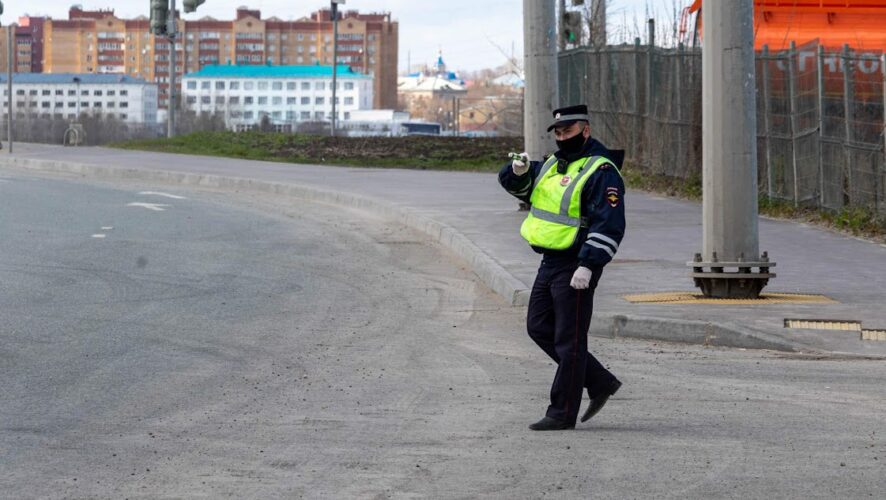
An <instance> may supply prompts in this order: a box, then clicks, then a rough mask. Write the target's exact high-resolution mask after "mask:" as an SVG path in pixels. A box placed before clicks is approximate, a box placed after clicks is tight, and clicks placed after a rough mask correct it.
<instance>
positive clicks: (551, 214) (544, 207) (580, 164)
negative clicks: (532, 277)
mask: <svg viewBox="0 0 886 500" xmlns="http://www.w3.org/2000/svg"><path fill="white" fill-rule="evenodd" d="M606 163H609V164H611V163H612V162H610V161H609V160H608V159H607V158H605V157H603V156H593V157H590V158H588V157H585V158H581V159H579V160H576V161H574V162H572V163H570V164H569V166H568V167H566V173H564V174H560V173H557V169H556V168H554V167H555V165H557V158H556V157H554V156H553V155H552V156H551V157H550V158H548V161H546V162H545V163H544V165H543V166H542V168H541V171H540V172H539V174H538V177H536V178H535V184H534V186H533V188H532V195H531V196H530V197H529V202H530V203H531V205H532V208H531V209H530V210H529V215H528V216H526V220H525V221H523V225H522V226H521V227H520V235H521V236H523V239H525V240H526V241H528V242H529V244H530V245H532V246H535V247H540V248H545V249H549V250H566V249H568V248H571V247H572V245H573V244H575V239H576V238H577V237H578V232H579V229H580V228H582V227H588V220H587V219H586V218H585V217H582V216H581V192H582V189H584V186H585V184H586V183H587V181H588V179H590V178H591V175H592V174H593V173H594V172H596V171H597V169H598V168H600V166H601V165H604V164H606ZM588 166H590V167H589V168H586V167H588ZM613 168H615V165H613ZM615 171H616V172H618V169H617V168H616V169H615ZM619 175H621V172H619Z"/></svg>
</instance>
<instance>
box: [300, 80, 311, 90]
mask: <svg viewBox="0 0 886 500" xmlns="http://www.w3.org/2000/svg"><path fill="white" fill-rule="evenodd" d="M301 89H302V90H311V82H301Z"/></svg>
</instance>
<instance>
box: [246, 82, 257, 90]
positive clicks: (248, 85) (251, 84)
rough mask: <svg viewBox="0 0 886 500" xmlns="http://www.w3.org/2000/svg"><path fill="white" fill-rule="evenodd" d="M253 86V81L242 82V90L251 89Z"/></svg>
mask: <svg viewBox="0 0 886 500" xmlns="http://www.w3.org/2000/svg"><path fill="white" fill-rule="evenodd" d="M254 88H255V83H253V82H243V90H252V89H254Z"/></svg>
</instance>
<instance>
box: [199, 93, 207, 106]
mask: <svg viewBox="0 0 886 500" xmlns="http://www.w3.org/2000/svg"><path fill="white" fill-rule="evenodd" d="M200 104H209V96H208V95H204V96H200Z"/></svg>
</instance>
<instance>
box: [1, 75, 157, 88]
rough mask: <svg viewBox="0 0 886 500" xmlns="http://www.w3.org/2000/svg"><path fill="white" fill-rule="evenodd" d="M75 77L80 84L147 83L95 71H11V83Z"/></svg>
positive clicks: (54, 81) (57, 81)
mask: <svg viewBox="0 0 886 500" xmlns="http://www.w3.org/2000/svg"><path fill="white" fill-rule="evenodd" d="M75 78H79V79H80V83H81V84H82V85H95V84H118V85H119V84H126V85H144V84H146V83H148V81H147V80H145V79H143V78H134V77H131V76H127V75H121V74H95V73H13V75H12V83H38V84H39V83H42V84H63V83H76V81H75V80H74V79H75ZM6 81H7V80H6V74H5V73H3V74H2V75H0V82H3V83H6Z"/></svg>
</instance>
